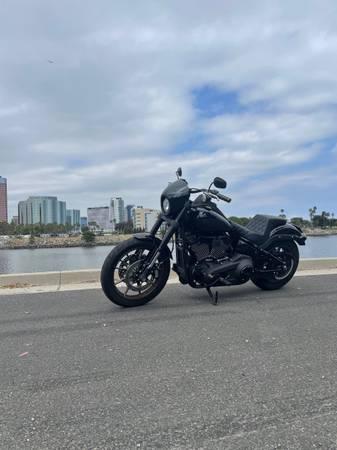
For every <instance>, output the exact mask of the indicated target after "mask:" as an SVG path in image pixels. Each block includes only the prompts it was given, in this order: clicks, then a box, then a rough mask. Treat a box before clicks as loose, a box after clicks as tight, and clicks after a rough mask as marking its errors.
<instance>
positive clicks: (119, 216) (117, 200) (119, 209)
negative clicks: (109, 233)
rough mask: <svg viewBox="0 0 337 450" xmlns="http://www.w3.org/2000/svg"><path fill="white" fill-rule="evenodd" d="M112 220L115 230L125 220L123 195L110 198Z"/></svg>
mask: <svg viewBox="0 0 337 450" xmlns="http://www.w3.org/2000/svg"><path fill="white" fill-rule="evenodd" d="M110 222H111V225H112V229H113V230H115V227H116V225H117V224H118V223H121V222H125V210H124V200H123V199H122V198H121V197H112V198H111V199H110Z"/></svg>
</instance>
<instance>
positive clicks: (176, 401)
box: [0, 275, 337, 450]
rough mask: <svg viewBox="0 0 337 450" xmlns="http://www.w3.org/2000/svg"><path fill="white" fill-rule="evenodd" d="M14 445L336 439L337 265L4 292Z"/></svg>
mask: <svg viewBox="0 0 337 450" xmlns="http://www.w3.org/2000/svg"><path fill="white" fill-rule="evenodd" d="M0 311H1V317H0V351H1V353H0V355H1V360H0V363H1V367H0V369H1V370H0V377H1V392H0V408H1V410H0V433H1V436H0V447H1V448H3V449H20V450H21V449H27V448H28V449H30V448H34V449H42V448H43V449H47V448H48V449H49V448H50V449H60V448H66V449H72V448H74V449H75V448H76V449H77V448H78V449H92V448H107V449H152V448H153V449H159V448H163V449H169V448H172V449H199V448H200V449H202V448H203V449H207V450H208V449H273V448H281V449H285V448H287V449H299V448H301V449H309V448H325V449H336V448H337V276H336V275H335V276H314V277H298V278H296V279H294V280H293V281H292V282H291V283H290V285H289V286H288V287H286V288H284V289H283V290H281V291H277V292H264V291H260V290H258V289H257V288H255V287H254V286H253V285H252V284H247V285H244V286H237V287H233V288H227V289H226V288H224V289H221V290H220V304H219V305H218V306H212V305H210V303H209V301H208V296H207V293H206V292H205V291H203V290H202V291H197V290H193V289H191V288H189V287H184V286H180V285H170V286H167V288H166V289H165V290H164V292H163V293H162V294H161V295H160V297H158V299H157V300H155V301H153V302H152V303H150V304H149V305H147V306H144V307H141V308H136V309H121V308H119V307H116V306H114V305H113V304H111V303H110V302H109V301H108V300H107V299H106V298H105V297H104V296H103V294H102V293H101V292H100V291H98V290H87V291H73V292H62V293H48V294H46V293H44V294H31V295H18V296H13V295H12V296H2V297H1V298H0Z"/></svg>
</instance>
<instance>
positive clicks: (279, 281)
mask: <svg viewBox="0 0 337 450" xmlns="http://www.w3.org/2000/svg"><path fill="white" fill-rule="evenodd" d="M275 248H282V249H284V251H285V252H286V254H287V256H288V257H289V261H290V258H291V260H292V263H291V267H289V273H287V274H286V275H285V276H284V277H282V276H280V275H279V276H278V275H277V274H273V275H262V274H253V275H252V277H251V280H252V282H253V283H254V284H255V285H256V286H257V287H259V288H260V289H263V290H265V291H273V290H276V289H280V288H281V287H283V286H285V285H286V284H287V283H288V282H289V281H290V280H291V279H292V277H293V276H294V274H295V272H296V270H297V267H298V263H299V258H300V257H299V251H298V247H297V245H296V244H295V242H293V241H284V242H279V243H278V244H273V245H272V246H270V247H268V248H267V249H266V250H267V251H269V252H272V251H273V250H274V249H275Z"/></svg>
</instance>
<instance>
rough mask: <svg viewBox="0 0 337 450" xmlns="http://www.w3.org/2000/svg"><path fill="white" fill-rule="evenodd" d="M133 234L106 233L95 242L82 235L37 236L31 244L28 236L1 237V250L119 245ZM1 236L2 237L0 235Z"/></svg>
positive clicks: (97, 237)
mask: <svg viewBox="0 0 337 450" xmlns="http://www.w3.org/2000/svg"><path fill="white" fill-rule="evenodd" d="M132 236H133V235H132V234H117V235H105V236H96V241H95V243H93V244H87V243H85V242H83V241H82V239H81V236H67V237H63V236H62V237H61V236H60V237H35V238H34V241H35V242H34V244H29V237H28V238H15V237H14V238H11V237H9V238H7V239H6V240H2V242H1V239H0V252H1V250H37V249H41V248H46V249H48V248H74V247H83V248H92V247H100V246H104V245H107V246H109V245H117V244H119V243H120V242H122V241H125V240H126V239H129V238H130V237H132ZM0 238H1V237H0Z"/></svg>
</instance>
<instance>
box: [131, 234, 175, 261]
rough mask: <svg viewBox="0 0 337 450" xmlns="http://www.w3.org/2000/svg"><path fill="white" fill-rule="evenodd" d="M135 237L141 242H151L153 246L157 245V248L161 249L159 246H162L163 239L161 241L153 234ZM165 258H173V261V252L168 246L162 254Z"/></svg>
mask: <svg viewBox="0 0 337 450" xmlns="http://www.w3.org/2000/svg"><path fill="white" fill-rule="evenodd" d="M133 237H134V238H135V239H137V240H139V241H150V242H152V243H153V244H155V246H156V247H159V245H160V244H161V239H159V238H158V237H157V236H154V235H153V234H151V233H136V234H134V235H133ZM160 253H161V254H162V255H163V256H165V257H166V258H171V259H172V252H171V250H170V249H169V248H168V246H167V245H165V246H164V247H163V248H162V249H161V252H160Z"/></svg>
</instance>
